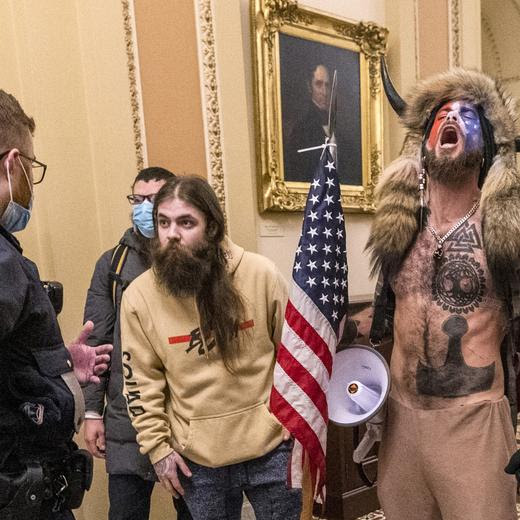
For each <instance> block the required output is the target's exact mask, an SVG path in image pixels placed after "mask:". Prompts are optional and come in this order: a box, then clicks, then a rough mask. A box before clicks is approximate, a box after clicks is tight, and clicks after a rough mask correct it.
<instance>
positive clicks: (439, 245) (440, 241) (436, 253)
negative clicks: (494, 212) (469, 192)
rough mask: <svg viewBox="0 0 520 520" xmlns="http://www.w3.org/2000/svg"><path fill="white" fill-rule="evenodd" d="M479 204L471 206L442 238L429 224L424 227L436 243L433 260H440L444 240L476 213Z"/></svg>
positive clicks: (478, 202)
mask: <svg viewBox="0 0 520 520" xmlns="http://www.w3.org/2000/svg"><path fill="white" fill-rule="evenodd" d="M479 204H480V201H478V200H477V202H475V204H473V206H472V208H471V209H470V210H469V211H468V212H467V213H466V214H465V215H464V216H463V217H462V218H461V219H460V220H459V221H457V222H456V223H455V224H454V225H453V226H452V227H451V228H450V229H449V231H448V232H447V233H446V234H445V235H444V236H443V237H440V236H439V234H438V233H437V231H435V229H433V227H432V226H430V225H429V224H428V225H427V226H426V227H427V228H428V230H429V231H430V233H431V234H432V236H433V238H434V239H435V241H436V242H437V247H436V248H435V251H434V253H433V258H435V260H440V259H441V258H442V255H443V250H442V246H443V245H444V242H446V240H448V238H449V237H450V236H451V235H453V233H455V231H457V229H459V228H460V227H461V226H462V224H464V223H465V222H466V221H467V220H468V219H469V218H470V217H471V216H472V215H473V214H474V213H475V211H477V208H478V207H479Z"/></svg>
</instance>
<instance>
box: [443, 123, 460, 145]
mask: <svg viewBox="0 0 520 520" xmlns="http://www.w3.org/2000/svg"><path fill="white" fill-rule="evenodd" d="M440 141H441V146H442V147H443V148H453V147H454V146H456V145H457V143H458V142H459V134H458V133H457V130H456V129H455V128H454V127H452V126H448V127H446V128H444V129H443V131H442V133H441V140H440Z"/></svg>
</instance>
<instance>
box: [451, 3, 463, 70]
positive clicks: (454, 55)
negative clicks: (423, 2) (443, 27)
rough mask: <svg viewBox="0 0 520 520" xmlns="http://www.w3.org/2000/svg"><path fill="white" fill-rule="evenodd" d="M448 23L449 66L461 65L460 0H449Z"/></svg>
mask: <svg viewBox="0 0 520 520" xmlns="http://www.w3.org/2000/svg"><path fill="white" fill-rule="evenodd" d="M449 2H450V4H449V8H450V10H449V25H450V37H449V46H450V58H449V63H450V67H460V65H461V43H460V42H461V31H460V11H461V5H460V0H449Z"/></svg>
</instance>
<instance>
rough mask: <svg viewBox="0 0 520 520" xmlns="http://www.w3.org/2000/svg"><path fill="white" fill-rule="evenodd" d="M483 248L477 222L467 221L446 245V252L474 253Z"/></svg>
mask: <svg viewBox="0 0 520 520" xmlns="http://www.w3.org/2000/svg"><path fill="white" fill-rule="evenodd" d="M475 249H482V240H481V238H480V234H479V232H478V231H477V226H476V225H475V224H469V223H468V222H465V223H464V225H463V226H462V227H461V228H460V229H458V230H457V231H455V233H453V235H452V236H451V238H450V240H448V242H447V243H446V245H445V247H444V252H445V253H473V251H474V250H475Z"/></svg>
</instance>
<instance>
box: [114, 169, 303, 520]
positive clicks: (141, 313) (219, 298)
mask: <svg viewBox="0 0 520 520" xmlns="http://www.w3.org/2000/svg"><path fill="white" fill-rule="evenodd" d="M154 218H155V224H156V238H155V246H154V248H153V264H152V268H151V269H150V270H148V271H146V272H145V273H143V274H142V275H141V276H140V277H138V278H137V279H136V280H135V281H134V282H133V283H132V284H131V285H130V286H129V288H128V289H127V290H126V292H125V294H124V297H123V303H122V317H121V330H122V350H123V364H124V368H125V393H126V398H127V401H128V409H129V413H130V417H131V419H132V423H133V425H134V427H135V429H136V430H137V441H138V443H139V444H140V446H141V451H142V453H146V454H148V456H149V457H150V460H151V461H152V464H153V465H154V468H155V471H156V473H157V475H158V477H159V479H160V481H161V483H162V484H163V486H164V487H165V488H166V489H167V490H168V491H169V492H170V493H172V494H173V495H174V496H176V495H178V494H180V495H183V496H184V499H185V501H186V503H187V505H188V507H189V509H190V512H191V514H192V515H193V517H194V518H195V519H197V520H199V519H216V518H223V517H225V518H229V519H237V520H238V519H239V518H240V511H241V506H242V499H243V493H245V494H246V495H247V497H248V499H249V501H250V502H251V504H252V506H253V509H254V510H255V515H256V518H257V519H259V520H264V519H265V520H267V519H274V518H284V519H288V520H290V519H297V518H299V514H300V509H301V491H300V490H295V489H289V488H288V487H287V486H286V475H287V463H288V459H289V455H290V450H291V441H290V440H289V438H288V435H287V433H286V432H285V431H284V430H283V428H282V426H281V424H280V423H279V422H278V421H277V419H276V418H275V417H274V416H273V415H272V414H271V413H270V411H269V408H268V405H269V395H270V391H271V386H272V379H273V368H274V364H275V358H276V347H277V345H278V342H279V341H280V335H281V329H282V324H283V313H284V311H285V305H286V301H287V288H286V284H285V281H284V279H283V278H282V276H281V274H280V273H279V271H278V270H277V269H276V267H275V266H274V265H273V264H272V262H270V261H269V260H268V259H266V258H265V257H262V256H260V255H256V254H254V253H249V252H246V251H244V250H243V249H242V248H241V247H239V246H237V245H235V244H233V243H232V242H231V241H230V240H229V239H228V238H227V237H226V236H225V221H224V215H223V212H222V210H221V208H220V205H219V203H218V199H217V197H216V195H215V193H214V192H213V190H212V189H211V187H210V186H209V184H208V183H207V182H206V181H205V180H203V179H201V178H198V177H178V178H176V179H174V180H172V181H171V182H168V183H167V184H165V186H163V188H161V190H160V191H159V193H158V194H157V197H156V199H155V204H154Z"/></svg>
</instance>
